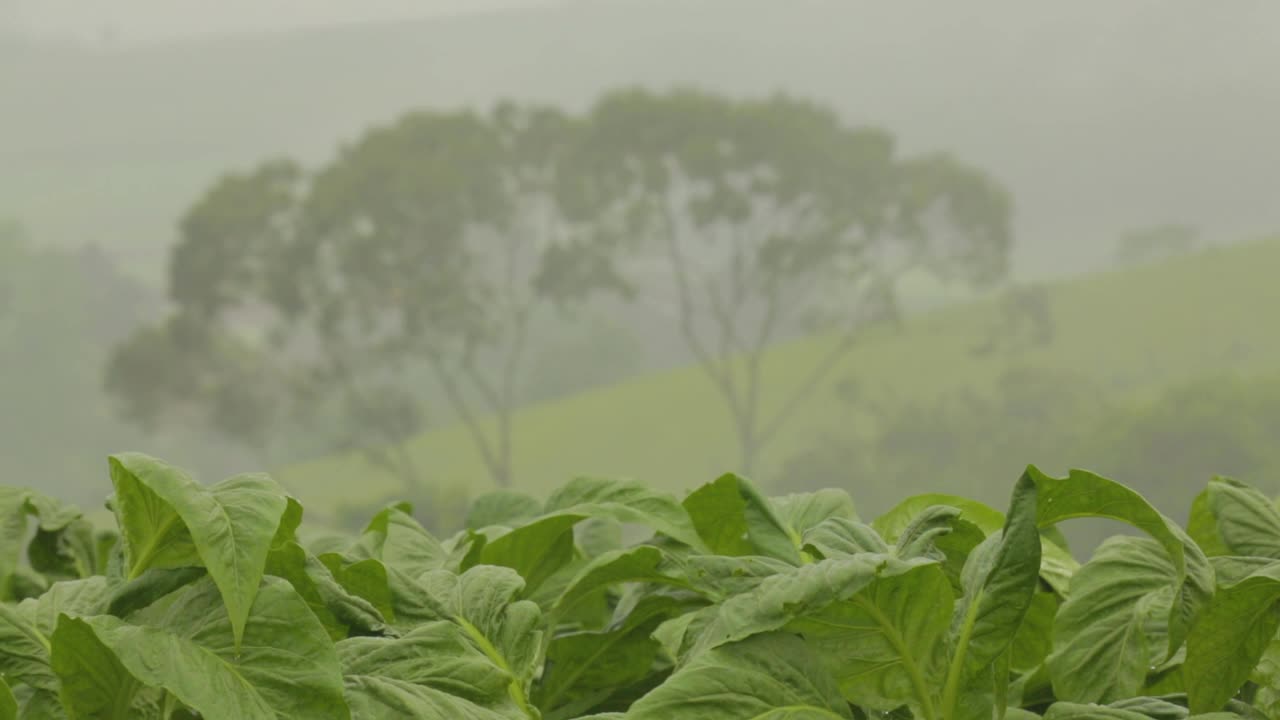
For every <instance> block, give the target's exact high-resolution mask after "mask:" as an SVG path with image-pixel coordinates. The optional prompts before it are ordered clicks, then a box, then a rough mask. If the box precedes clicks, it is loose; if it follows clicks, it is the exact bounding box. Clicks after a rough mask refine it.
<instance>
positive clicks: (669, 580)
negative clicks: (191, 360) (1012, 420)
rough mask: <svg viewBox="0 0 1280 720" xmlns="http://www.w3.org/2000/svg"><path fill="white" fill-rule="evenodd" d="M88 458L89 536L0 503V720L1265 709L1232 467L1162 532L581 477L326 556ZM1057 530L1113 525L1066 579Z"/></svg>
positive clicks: (1046, 509)
mask: <svg viewBox="0 0 1280 720" xmlns="http://www.w3.org/2000/svg"><path fill="white" fill-rule="evenodd" d="M109 466H110V480H111V483H112V489H113V490H114V492H113V494H112V496H111V499H110V500H109V507H110V509H111V511H112V513H113V514H114V517H115V521H116V522H115V526H114V527H112V528H105V527H95V526H94V525H93V524H91V523H90V521H88V520H87V519H86V518H85V516H84V515H83V514H82V513H81V512H80V511H79V510H78V509H77V508H75V507H73V506H69V505H65V504H62V503H60V502H59V501H58V500H56V499H53V498H49V497H46V496H44V495H42V494H41V493H39V492H36V491H33V490H28V489H21V488H0V680H2V681H0V720H11V719H13V718H24V719H27V718H30V719H32V720H42V719H45V718H58V719H61V718H69V719H78V718H93V719H95V720H97V719H119V720H124V719H126V718H129V719H143V720H151V719H164V720H168V719H170V718H186V719H190V718H205V719H207V720H256V719H258V718H262V719H273V718H288V719H291V720H292V719H298V720H301V719H304V718H305V719H307V720H329V719H333V720H346V719H348V718H357V719H361V720H363V719H381V718H387V719H391V718H397V719H401V718H419V719H422V720H534V719H538V718H541V719H543V720H575V719H576V720H583V719H586V718H592V719H594V720H668V719H687V720H747V719H749V718H750V719H757V718H758V719H764V718H768V719H770V720H782V718H787V719H789V720H822V719H826V720H835V719H840V718H843V719H846V720H853V719H855V718H858V719H863V718H873V717H886V718H888V717H891V718H904V719H905V718H918V719H920V720H962V719H963V720H970V719H975V718H983V719H984V720H985V719H987V718H1001V717H1003V718H1009V719H1011V720H1027V719H1029V718H1034V717H1044V718H1048V719H1050V720H1065V719H1067V718H1071V719H1074V720H1141V719H1142V718H1152V719H1153V720H1179V719H1182V718H1206V719H1207V718H1214V719H1215V720H1225V719H1226V718H1237V717H1238V718H1259V719H1262V718H1275V717H1278V716H1280V715H1277V713H1280V643H1277V642H1276V634H1277V628H1278V627H1280V511H1278V510H1277V509H1276V506H1275V504H1274V503H1273V501H1272V500H1271V499H1270V498H1268V497H1266V496H1265V495H1263V494H1262V493H1260V492H1258V491H1257V490H1255V489H1253V488H1251V487H1250V486H1248V485H1246V484H1243V483H1240V482H1237V481H1235V480H1232V479H1228V478H1215V479H1213V480H1212V481H1211V482H1210V483H1209V484H1208V486H1207V487H1206V488H1205V489H1204V491H1203V492H1202V493H1201V494H1200V495H1199V496H1198V497H1197V498H1196V499H1195V502H1194V505H1193V508H1194V509H1193V511H1192V514H1191V517H1190V521H1189V522H1188V523H1187V524H1186V526H1185V527H1184V526H1182V525H1180V524H1179V523H1177V522H1175V521H1173V520H1171V519H1170V518H1168V517H1166V516H1165V515H1163V514H1161V512H1160V511H1159V510H1158V509H1157V508H1155V507H1153V506H1152V505H1150V504H1149V503H1148V502H1147V501H1146V500H1145V499H1144V498H1143V497H1142V496H1141V495H1139V494H1138V493H1136V492H1134V491H1132V490H1130V489H1129V488H1127V487H1126V486H1124V485H1123V484H1120V483H1117V482H1114V481H1112V480H1109V479H1106V478H1103V477H1100V476H1098V475H1094V474H1091V473H1088V472H1083V471H1073V472H1071V473H1070V474H1069V475H1068V476H1067V477H1062V478H1057V477H1052V476H1049V475H1046V474H1044V473H1042V472H1041V471H1040V470H1038V469H1036V468H1035V467H1028V468H1027V469H1026V470H1025V471H1024V472H1022V473H1021V475H1020V476H1019V475H1018V473H1017V472H1014V473H1012V474H1011V478H1010V479H1011V480H1013V482H1012V483H1011V484H1010V488H1009V490H1010V491H1009V501H1008V504H1007V507H1006V508H1004V511H1003V512H1001V510H999V509H996V508H992V507H989V506H987V505H984V504H982V503H979V502H976V501H973V500H968V499H965V498H963V497H958V496H953V495H941V494H926V495H919V496H913V497H909V498H906V499H904V500H902V501H901V502H900V503H899V504H897V505H896V506H894V507H893V508H892V509H891V510H889V511H888V512H886V513H883V514H880V515H878V516H877V517H867V516H863V515H860V514H859V511H858V509H857V507H856V506H855V502H854V498H852V497H851V496H850V495H849V494H848V493H846V492H844V491H841V490H821V491H817V492H812V493H802V494H792V495H787V496H782V497H766V496H765V495H764V494H763V493H762V492H761V491H760V490H759V489H758V488H757V487H755V486H754V485H753V484H752V483H750V482H749V481H747V480H745V479H743V478H741V477H738V476H735V475H731V474H729V475H723V476H720V477H719V478H716V479H714V480H713V481H711V482H708V483H706V484H704V485H702V486H700V487H698V488H697V489H696V490H694V491H693V492H691V493H689V494H687V495H686V496H684V497H683V498H679V497H677V496H675V495H673V494H670V493H668V492H666V491H664V490H661V489H657V488H654V487H651V486H647V485H644V484H641V483H637V482H627V481H616V480H603V479H592V478H579V479H575V480H572V481H570V482H568V483H567V484H564V485H561V486H560V487H558V488H556V489H555V490H553V491H551V492H550V493H549V494H548V495H547V496H546V497H545V500H543V499H539V498H535V497H532V496H529V495H524V494H521V493H517V492H513V491H499V492H494V493H490V494H486V495H483V496H481V497H479V498H478V499H477V500H476V501H475V502H474V503H473V504H472V505H471V507H470V510H469V513H468V517H467V527H466V529H464V530H462V531H460V532H458V533H457V534H455V535H453V536H451V537H447V538H437V537H433V536H432V535H431V534H430V533H429V532H427V531H426V530H425V529H423V527H422V526H420V525H419V524H418V523H416V522H415V521H414V520H413V518H412V515H411V512H412V508H411V507H409V506H407V505H405V504H396V505H390V506H388V507H386V508H384V509H382V510H381V511H380V512H378V513H377V514H376V515H375V516H374V517H373V518H372V519H371V520H370V521H369V522H368V525H367V526H366V527H365V529H364V530H363V532H361V533H359V534H357V535H355V536H352V537H342V536H331V535H322V534H315V533H312V532H309V525H308V523H307V522H306V520H305V518H304V511H303V506H302V504H301V503H299V502H298V500H297V499H296V498H294V497H293V496H292V495H290V494H289V493H288V492H286V491H285V490H284V489H283V488H282V487H281V486H280V485H279V484H277V482H276V481H274V480H272V479H271V478H270V477H269V476H267V475H263V474H247V475H239V476H235V477H231V478H228V479H226V480H223V481H221V482H218V483H214V484H211V485H201V484H198V483H196V482H195V481H193V480H192V479H190V478H189V477H188V476H187V475H186V473H184V472H183V471H182V470H180V469H178V468H177V467H174V466H172V465H169V464H167V463H165V462H162V461H160V460H158V459H155V458H153V457H150V456H146V455H142V454H135V453H128V454H121V455H116V456H113V457H111V458H110V462H109ZM1077 518H1106V519H1110V520H1113V521H1119V522H1123V523H1127V524H1128V525H1130V526H1132V528H1133V530H1134V531H1135V533H1136V534H1133V535H1117V536H1114V537H1112V538H1110V539H1109V540H1107V541H1106V542H1105V543H1103V544H1102V545H1101V546H1100V547H1099V548H1098V549H1097V551H1096V552H1094V553H1093V554H1092V557H1091V558H1089V559H1088V560H1087V561H1086V562H1083V564H1081V563H1080V562H1078V561H1077V560H1076V559H1075V557H1074V556H1073V554H1072V553H1071V552H1070V549H1069V548H1068V547H1067V542H1066V540H1065V539H1064V536H1063V534H1062V533H1061V532H1060V530H1059V525H1060V524H1063V523H1065V522H1067V521H1070V520H1073V519H1077Z"/></svg>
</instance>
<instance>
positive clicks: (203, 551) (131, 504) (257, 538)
mask: <svg viewBox="0 0 1280 720" xmlns="http://www.w3.org/2000/svg"><path fill="white" fill-rule="evenodd" d="M111 480H112V482H113V483H114V484H115V489H116V516H117V518H118V520H119V523H120V527H121V530H122V531H123V537H124V543H125V552H126V556H127V559H128V577H129V579H135V578H137V577H139V576H141V575H142V573H143V572H145V571H146V570H148V569H151V568H172V567H183V566H189V565H194V564H197V563H195V562H192V560H193V558H192V549H194V553H195V554H197V555H198V556H199V561H200V564H203V565H204V566H205V567H206V568H207V569H208V570H209V576H210V577H212V578H213V581H214V582H215V583H216V584H217V586H218V590H219V592H221V593H222V600H223V604H224V605H225V606H226V612H227V615H228V616H229V617H230V619H231V627H232V631H233V634H234V636H235V639H236V642H239V640H240V638H241V636H242V635H243V634H244V625H245V622H246V621H247V618H248V615H249V610H250V608H251V607H252V606H253V601H254V597H255V596H256V595H257V593H258V586H259V583H260V581H261V580H262V576H263V572H264V569H265V567H266V564H267V554H268V553H269V552H270V550H271V543H272V539H273V538H274V537H275V534H276V530H277V529H278V528H279V527H280V521H281V518H282V517H283V515H284V513H285V510H286V509H287V508H288V500H287V499H286V496H285V494H284V491H283V490H282V489H281V488H280V486H279V485H277V484H276V483H275V481H273V480H271V479H270V478H268V477H267V476H265V475H238V476H236V477H232V478H228V479H226V480H223V481H222V482H219V483H217V484H216V485H213V486H212V487H209V488H205V487H202V486H200V485H198V484H197V483H196V482H195V481H194V480H192V479H191V478H189V477H187V476H186V474H185V473H183V472H182V471H181V470H178V469H177V468H174V467H172V466H170V465H167V464H165V463H163V462H161V461H159V460H156V459H154V458H151V457H148V456H145V455H140V454H137V453H127V454H123V455H116V456H113V457H112V458H111Z"/></svg>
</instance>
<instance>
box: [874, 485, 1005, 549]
mask: <svg viewBox="0 0 1280 720" xmlns="http://www.w3.org/2000/svg"><path fill="white" fill-rule="evenodd" d="M939 505H942V506H947V507H953V508H956V509H958V510H959V511H960V517H962V518H964V519H965V520H968V521H969V522H971V523H973V524H974V525H977V526H978V527H979V528H980V529H981V530H982V531H983V532H984V533H986V534H990V533H993V532H996V531H997V530H999V529H1000V528H1001V527H1002V526H1003V525H1004V515H1003V514H1001V512H1000V511H999V510H996V509H995V508H993V507H991V506H989V505H984V504H983V503H980V502H978V501H976V500H970V499H969V498H965V497H960V496H958V495H944V494H940V493H928V494H925V495H913V496H912V497H909V498H907V499H906V500H903V501H902V502H900V503H898V504H897V505H895V506H894V507H893V509H891V510H889V512H886V513H885V514H883V515H881V516H880V517H878V518H876V519H875V520H874V521H873V522H872V523H871V527H873V528H875V530H876V532H878V533H879V534H880V537H882V538H884V539H885V541H887V542H891V543H896V542H897V541H898V537H899V536H900V535H901V534H902V533H903V532H904V531H905V530H906V529H907V528H909V527H911V525H912V523H914V522H915V521H916V518H918V517H919V516H920V515H921V514H922V513H924V512H925V511H926V510H928V509H929V508H930V507H936V506H939Z"/></svg>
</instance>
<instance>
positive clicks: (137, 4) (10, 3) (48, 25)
mask: <svg viewBox="0 0 1280 720" xmlns="http://www.w3.org/2000/svg"><path fill="white" fill-rule="evenodd" d="M559 4H564V3H563V0H94V1H92V2H89V1H86V0H0V18H3V17H4V15H6V14H7V15H8V16H9V18H8V19H9V22H12V23H14V24H16V26H17V27H18V28H19V29H21V30H23V31H25V32H31V33H37V34H40V35H59V36H63V37H68V36H70V37H76V38H93V37H100V36H101V34H102V33H103V32H106V31H109V32H111V33H112V35H113V36H114V37H115V39H116V40H117V41H122V42H128V41H155V40H165V39H170V38H176V37H181V36H187V35H192V34H202V33H209V32H229V31H241V30H252V29H258V30H275V29H283V28H290V27H301V26H306V25H332V24H343V23H352V22H369V21H377V20H395V19H401V18H405V19H407V18H419V17H427V16H431V15H441V14H448V13H458V12H468V11H470V12H483V11H490V10H502V9H510V8H521V7H534V6H547V5H559Z"/></svg>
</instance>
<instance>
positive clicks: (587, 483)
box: [544, 478, 703, 548]
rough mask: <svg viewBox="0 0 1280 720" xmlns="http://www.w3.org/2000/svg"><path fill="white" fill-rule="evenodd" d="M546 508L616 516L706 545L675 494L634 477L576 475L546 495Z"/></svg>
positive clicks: (555, 511) (550, 512) (691, 543)
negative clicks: (581, 476) (652, 488)
mask: <svg viewBox="0 0 1280 720" xmlns="http://www.w3.org/2000/svg"><path fill="white" fill-rule="evenodd" d="M544 512H545V514H547V515H556V514H563V515H570V514H572V515H582V516H584V517H608V518H613V519H614V520H617V521H618V522H620V523H626V524H638V525H644V526H646V527H649V528H651V529H653V530H654V531H656V532H658V533H660V534H662V535H666V536H667V537H669V538H671V539H673V540H678V541H680V542H682V543H684V544H686V545H688V546H690V547H693V548H702V547H703V544H702V539H701V538H700V537H699V536H698V533H697V531H696V530H695V529H694V525H693V522H692V521H691V520H690V518H689V513H688V512H687V511H686V510H685V508H683V507H681V505H680V503H679V502H677V501H676V499H675V497H673V496H671V495H668V494H666V493H660V492H655V491H653V490H651V489H649V488H648V487H646V486H645V485H643V484H642V483H638V482H634V481H623V480H607V479H602V478H577V479H575V480H572V481H570V482H569V483H567V484H566V485H564V486H563V487H561V488H559V489H558V490H556V491H555V492H553V493H552V494H551V497H549V498H547V505H546V509H545V511H544Z"/></svg>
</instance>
